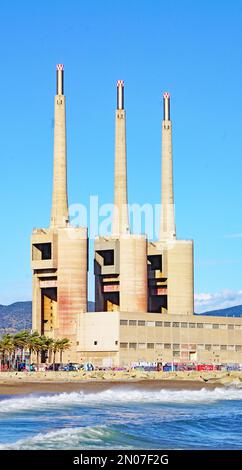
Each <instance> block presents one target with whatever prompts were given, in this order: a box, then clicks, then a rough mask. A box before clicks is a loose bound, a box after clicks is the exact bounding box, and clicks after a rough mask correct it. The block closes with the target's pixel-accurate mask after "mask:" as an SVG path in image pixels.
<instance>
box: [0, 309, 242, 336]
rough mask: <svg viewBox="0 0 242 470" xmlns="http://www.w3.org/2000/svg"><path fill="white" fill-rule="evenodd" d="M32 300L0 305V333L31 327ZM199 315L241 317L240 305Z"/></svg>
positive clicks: (91, 310)
mask: <svg viewBox="0 0 242 470" xmlns="http://www.w3.org/2000/svg"><path fill="white" fill-rule="evenodd" d="M88 310H89V312H93V311H94V310H95V309H94V302H91V301H90V302H88ZM31 314H32V302H30V301H27V302H15V303H13V304H11V305H0V335H2V334H5V333H16V332H17V331H19V330H28V329H30V328H31ZM196 315H197V316H199V315H208V316H218V317H241V316H242V305H237V306H235V307H229V308H223V309H220V310H212V311H210V312H204V313H201V314H198V313H196Z"/></svg>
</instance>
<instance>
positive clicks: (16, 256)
mask: <svg viewBox="0 0 242 470" xmlns="http://www.w3.org/2000/svg"><path fill="white" fill-rule="evenodd" d="M0 44H1V48H0V50H1V55H0V57H1V65H0V67H1V74H0V85H1V88H0V89H1V107H0V155H1V164H0V171H1V185H0V201H1V203H0V204H1V231H0V238H1V244H0V260H1V270H0V303H9V302H12V301H15V300H26V299H30V298H31V271H30V235H31V230H32V227H47V226H48V224H49V217H50V206H51V191H52V181H51V178H52V155H53V102H54V94H55V65H56V63H64V64H65V94H66V96H67V131H68V183H69V202H70V203H78V202H82V203H84V204H88V200H89V196H90V194H94V195H95V194H98V195H99V198H100V201H101V202H110V201H111V200H112V194H113V148H114V109H115V100H116V95H115V93H116V89H115V87H116V80H117V79H124V80H125V85H126V89H125V103H126V110H127V140H128V184H129V202H130V203H134V202H138V203H142V204H143V203H145V202H150V203H152V204H155V203H159V202H160V146H161V118H162V106H161V104H162V103H161V93H162V92H163V91H164V90H167V91H170V93H171V95H172V120H173V144H174V177H175V201H176V224H177V234H178V236H179V238H183V237H184V238H193V239H194V241H195V291H196V293H197V294H200V293H210V294H211V295H213V294H215V293H218V292H221V291H224V290H227V291H233V292H238V291H240V290H241V289H242V238H241V236H236V237H230V235H234V234H241V233H242V211H241V205H242V198H241V175H242V132H241V131H242V59H241V58H242V54H241V51H242V2H241V1H240V0H238V1H236V0H231V1H223V0H220V1H219V0H203V1H196V2H195V1H194V0H191V1H189V0H184V1H183V0H173V1H172V0H170V1H164V0H149V1H148V0H146V1H144V0H143V1H142V0H123V1H122V2H120V1H119V2H118V1H116V2H114V1H109V0H102V1H98V0H93V1H82V0H79V1H78V0H68V1H67V0H65V1H63V0H58V1H57V0H51V1H47V0H42V1H41V2H39V1H38V2H37V1H35V2H33V1H27V0H22V1H16V0H15V1H1V7H0ZM137 167H138V168H139V171H138V172H137V170H136V169H137ZM91 249H92V244H91ZM91 256H92V252H91ZM91 265H92V262H91ZM92 292H93V288H92V287H91V289H90V297H92Z"/></svg>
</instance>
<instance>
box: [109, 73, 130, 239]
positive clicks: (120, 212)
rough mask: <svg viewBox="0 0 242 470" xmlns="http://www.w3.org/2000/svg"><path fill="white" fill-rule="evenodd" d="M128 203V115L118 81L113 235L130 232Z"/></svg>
mask: <svg viewBox="0 0 242 470" xmlns="http://www.w3.org/2000/svg"><path fill="white" fill-rule="evenodd" d="M129 233H130V229H129V214H128V203H127V161H126V117H125V110H124V82H123V80H118V82H117V109H116V114H115V175H114V213H113V226H112V234H113V236H115V237H116V236H117V237H118V236H119V235H122V234H129Z"/></svg>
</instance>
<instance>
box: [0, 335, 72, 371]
mask: <svg viewBox="0 0 242 470" xmlns="http://www.w3.org/2000/svg"><path fill="white" fill-rule="evenodd" d="M69 348H70V340H69V339H68V338H62V339H56V340H54V339H52V338H48V337H47V336H44V335H39V333H38V332H37V331H34V332H32V333H31V332H30V331H28V330H23V331H19V332H18V333H16V334H14V335H13V334H4V335H3V336H2V338H1V339H0V356H1V369H4V368H9V369H15V368H17V364H18V363H23V362H25V359H26V357H28V363H29V364H31V363H32V357H33V354H35V355H36V362H37V369H38V367H39V364H40V359H42V360H43V359H44V360H46V359H47V358H48V363H53V365H54V364H55V360H56V354H57V353H59V354H60V363H62V356H63V352H64V351H66V350H67V349H69ZM52 357H53V361H52Z"/></svg>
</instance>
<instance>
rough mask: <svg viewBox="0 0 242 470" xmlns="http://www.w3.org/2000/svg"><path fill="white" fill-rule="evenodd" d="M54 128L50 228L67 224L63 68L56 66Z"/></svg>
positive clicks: (59, 65) (60, 65)
mask: <svg viewBox="0 0 242 470" xmlns="http://www.w3.org/2000/svg"><path fill="white" fill-rule="evenodd" d="M56 75H57V77H56V85H57V86H56V88H57V89H56V96H55V126H54V172H53V196H52V211H51V224H50V225H51V227H52V228H60V227H66V226H67V225H68V222H69V216H68V201H67V169H66V98H65V96H64V66H63V65H62V64H58V65H57V70H56Z"/></svg>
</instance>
